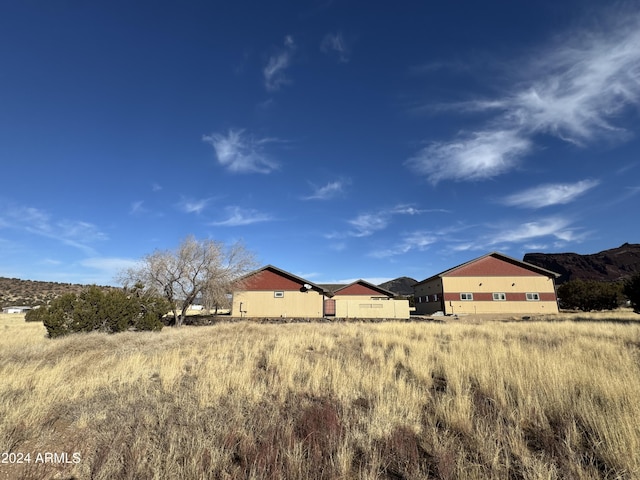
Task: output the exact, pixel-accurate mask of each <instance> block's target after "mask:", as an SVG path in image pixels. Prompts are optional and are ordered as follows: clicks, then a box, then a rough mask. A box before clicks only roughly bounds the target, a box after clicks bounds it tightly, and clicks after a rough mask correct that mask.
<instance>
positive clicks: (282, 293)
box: [273, 292, 284, 298]
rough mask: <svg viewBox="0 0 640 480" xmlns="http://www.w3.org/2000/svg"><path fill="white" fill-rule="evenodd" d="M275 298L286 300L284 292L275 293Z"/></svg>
mask: <svg viewBox="0 0 640 480" xmlns="http://www.w3.org/2000/svg"><path fill="white" fill-rule="evenodd" d="M273 296H274V297H275V298H284V292H273Z"/></svg>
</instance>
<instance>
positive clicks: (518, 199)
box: [502, 180, 600, 208]
mask: <svg viewBox="0 0 640 480" xmlns="http://www.w3.org/2000/svg"><path fill="white" fill-rule="evenodd" d="M599 183H600V182H599V181H598V180H580V181H579V182H576V183H549V184H545V185H539V186H537V187H533V188H529V189H527V190H524V191H522V192H519V193H514V194H513V195H509V196H507V197H505V198H504V199H503V200H502V203H504V204H505V205H510V206H515V207H525V208H543V207H548V206H550V205H558V204H566V203H570V202H572V201H574V200H575V199H576V198H578V197H579V196H580V195H582V194H584V193H585V192H587V191H588V190H590V189H592V188H593V187H595V186H597V185H598V184H599Z"/></svg>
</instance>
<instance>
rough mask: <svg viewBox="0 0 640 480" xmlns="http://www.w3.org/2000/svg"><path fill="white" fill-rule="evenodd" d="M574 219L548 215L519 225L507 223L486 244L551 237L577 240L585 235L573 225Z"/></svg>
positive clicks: (567, 240)
mask: <svg viewBox="0 0 640 480" xmlns="http://www.w3.org/2000/svg"><path fill="white" fill-rule="evenodd" d="M571 225H572V221H571V220H570V219H568V218H564V217H547V218H542V219H539V220H536V221H532V222H525V223H521V224H517V225H505V226H502V227H500V228H499V229H498V231H497V232H494V233H492V234H490V235H489V236H488V237H487V241H486V244H487V245H488V246H493V245H497V244H502V243H524V242H529V241H531V240H534V239H539V238H544V237H550V238H555V239H557V240H562V241H563V242H570V241H576V240H579V239H581V238H583V237H584V234H582V233H579V232H578V229H577V228H575V227H571Z"/></svg>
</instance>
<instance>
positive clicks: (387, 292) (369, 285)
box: [332, 279, 396, 297]
mask: <svg viewBox="0 0 640 480" xmlns="http://www.w3.org/2000/svg"><path fill="white" fill-rule="evenodd" d="M353 285H363V286H365V287H367V288H369V289H371V290H375V291H376V292H380V293H381V294H384V295H386V296H388V297H395V296H396V294H395V293H394V292H392V291H391V290H387V289H386V288H382V287H379V286H378V285H374V284H373V283H369V282H367V281H366V280H362V279H359V280H356V281H355V282H351V283H349V284H347V285H343V286H341V287H340V288H337V289H336V290H333V291H332V293H333V294H334V295H337V294H338V293H339V292H340V291H341V290H345V289H347V288H349V287H351V286H353Z"/></svg>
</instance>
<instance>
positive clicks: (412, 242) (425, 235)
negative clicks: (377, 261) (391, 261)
mask: <svg viewBox="0 0 640 480" xmlns="http://www.w3.org/2000/svg"><path fill="white" fill-rule="evenodd" d="M437 241H438V237H437V236H436V235H434V234H433V233H431V232H426V231H416V232H411V233H406V234H404V235H402V240H401V241H400V242H399V243H398V244H397V245H395V246H394V247H392V248H388V249H382V250H374V251H372V252H370V253H369V256H371V257H374V258H388V257H394V256H396V255H403V254H405V253H409V252H411V251H424V250H426V249H427V248H428V247H429V246H430V245H433V244H434V243H436V242H437Z"/></svg>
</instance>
